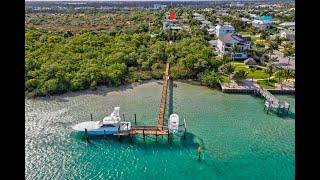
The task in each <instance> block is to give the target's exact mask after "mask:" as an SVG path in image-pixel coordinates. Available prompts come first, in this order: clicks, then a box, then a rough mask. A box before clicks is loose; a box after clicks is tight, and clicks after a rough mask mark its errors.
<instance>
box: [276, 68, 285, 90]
mask: <svg viewBox="0 0 320 180" xmlns="http://www.w3.org/2000/svg"><path fill="white" fill-rule="evenodd" d="M283 75H284V72H283V70H282V69H279V71H278V72H277V76H278V78H279V82H280V85H281V89H282V81H280V80H281V77H282V76H283Z"/></svg>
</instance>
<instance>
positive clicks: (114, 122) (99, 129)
mask: <svg viewBox="0 0 320 180" xmlns="http://www.w3.org/2000/svg"><path fill="white" fill-rule="evenodd" d="M119 111H120V107H115V108H114V110H113V112H112V113H111V115H110V116H106V117H104V118H103V120H101V121H86V122H82V123H79V124H76V125H74V126H72V129H74V130H76V131H81V132H85V131H87V133H88V134H89V135H108V134H114V133H118V132H125V131H129V130H130V129H131V122H124V121H122V120H121V118H120V115H119Z"/></svg>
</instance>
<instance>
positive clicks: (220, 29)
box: [215, 25, 235, 37]
mask: <svg viewBox="0 0 320 180" xmlns="http://www.w3.org/2000/svg"><path fill="white" fill-rule="evenodd" d="M215 31H216V35H217V37H219V36H224V35H226V34H228V33H235V29H234V27H232V26H231V25H222V26H220V25H217V26H216V28H215Z"/></svg>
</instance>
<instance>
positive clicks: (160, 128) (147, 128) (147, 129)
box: [114, 61, 170, 137]
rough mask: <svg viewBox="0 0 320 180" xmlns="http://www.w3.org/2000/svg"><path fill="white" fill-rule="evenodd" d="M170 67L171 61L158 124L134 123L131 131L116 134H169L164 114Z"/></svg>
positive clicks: (165, 78) (167, 67)
mask: <svg viewBox="0 0 320 180" xmlns="http://www.w3.org/2000/svg"><path fill="white" fill-rule="evenodd" d="M169 69H170V62H169V61H167V62H166V68H165V72H164V75H163V88H162V98H161V103H160V112H159V119H158V124H157V125H133V126H131V130H130V131H126V132H119V133H115V134H114V135H116V136H119V137H120V136H129V135H136V134H142V135H143V137H145V135H156V136H157V135H168V136H169V131H168V128H167V127H165V126H164V125H163V124H164V114H165V109H166V102H167V91H168V84H169V83H168V82H169Z"/></svg>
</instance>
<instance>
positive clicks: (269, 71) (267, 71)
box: [265, 65, 274, 82]
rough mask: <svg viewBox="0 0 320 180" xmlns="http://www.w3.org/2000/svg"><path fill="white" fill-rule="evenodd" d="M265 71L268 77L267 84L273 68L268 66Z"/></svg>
mask: <svg viewBox="0 0 320 180" xmlns="http://www.w3.org/2000/svg"><path fill="white" fill-rule="evenodd" d="M265 71H266V73H267V74H268V75H269V77H268V82H269V81H270V78H271V76H272V74H273V72H274V68H273V66H271V65H269V66H268V67H267V69H266V70H265Z"/></svg>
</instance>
